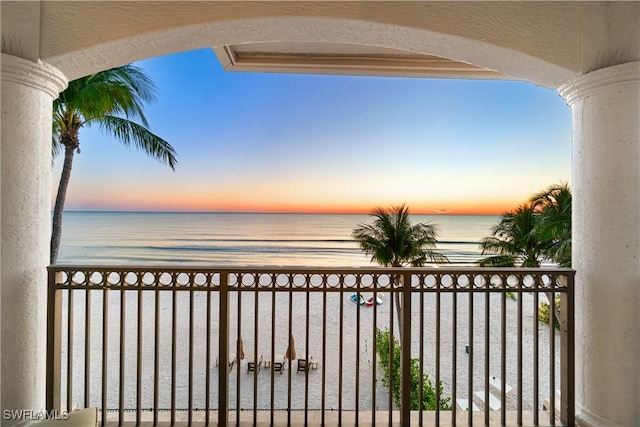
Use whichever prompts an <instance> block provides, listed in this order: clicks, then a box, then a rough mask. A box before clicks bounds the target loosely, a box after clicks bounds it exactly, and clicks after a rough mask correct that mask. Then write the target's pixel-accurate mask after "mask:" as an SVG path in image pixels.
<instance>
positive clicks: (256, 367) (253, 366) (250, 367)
mask: <svg viewBox="0 0 640 427" xmlns="http://www.w3.org/2000/svg"><path fill="white" fill-rule="evenodd" d="M263 360H264V359H263V357H262V355H260V357H259V358H258V362H257V363H256V362H252V361H248V362H247V373H249V372H254V371H257V372H258V373H260V368H261V367H262V361H263Z"/></svg>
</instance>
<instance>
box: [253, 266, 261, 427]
mask: <svg viewBox="0 0 640 427" xmlns="http://www.w3.org/2000/svg"><path fill="white" fill-rule="evenodd" d="M254 285H255V292H254V293H253V313H254V315H253V363H255V365H254V369H253V425H256V424H257V423H258V369H259V368H258V363H259V362H260V361H259V360H258V337H259V335H258V318H259V313H260V310H259V308H260V307H259V305H258V300H259V298H260V293H259V292H258V288H259V285H260V277H256V282H255V284H254Z"/></svg>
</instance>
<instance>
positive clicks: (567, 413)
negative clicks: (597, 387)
mask: <svg viewBox="0 0 640 427" xmlns="http://www.w3.org/2000/svg"><path fill="white" fill-rule="evenodd" d="M558 279H559V280H561V281H562V282H561V283H562V284H563V285H564V287H565V292H563V293H562V294H561V295H560V298H561V299H560V307H559V308H560V312H561V322H560V323H561V324H560V390H561V396H560V399H561V407H560V420H561V421H562V422H563V423H564V424H565V425H574V424H575V336H574V334H575V317H574V316H575V313H574V294H573V292H574V284H573V276H569V275H568V274H567V275H566V276H561V277H559V278H558Z"/></svg>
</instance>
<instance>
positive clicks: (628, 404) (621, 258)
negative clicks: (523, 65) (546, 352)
mask: <svg viewBox="0 0 640 427" xmlns="http://www.w3.org/2000/svg"><path fill="white" fill-rule="evenodd" d="M559 92H560V94H561V95H562V96H563V97H564V98H565V100H566V101H567V103H568V104H569V105H570V106H571V109H572V115H573V119H572V120H573V232H572V236H573V241H572V247H573V267H574V268H575V270H576V400H577V402H576V403H577V406H576V412H577V415H578V417H579V419H580V420H581V422H582V424H584V425H593V426H632V425H640V391H639V389H640V315H639V307H640V106H639V104H640V62H632V63H626V64H622V65H616V66H612V67H608V68H604V69H600V70H597V71H593V72H590V73H588V74H584V75H581V76H578V77H575V78H573V79H572V80H570V81H569V82H567V83H565V84H564V85H562V86H561V87H560V89H559Z"/></svg>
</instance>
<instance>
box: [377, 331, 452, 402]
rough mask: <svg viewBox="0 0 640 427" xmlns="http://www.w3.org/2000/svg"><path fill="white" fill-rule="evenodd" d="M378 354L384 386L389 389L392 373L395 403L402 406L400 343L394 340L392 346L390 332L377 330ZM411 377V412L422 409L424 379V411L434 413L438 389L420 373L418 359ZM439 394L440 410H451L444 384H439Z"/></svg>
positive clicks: (411, 370)
mask: <svg viewBox="0 0 640 427" xmlns="http://www.w3.org/2000/svg"><path fill="white" fill-rule="evenodd" d="M390 345H392V346H393V348H392V349H391V350H392V357H393V367H391V363H390V362H391V359H390V357H389V356H390V351H389V350H390V348H389V346H390ZM376 352H377V353H378V362H379V363H380V366H381V367H382V369H383V371H384V376H383V377H382V384H384V385H385V387H389V383H390V382H391V381H390V379H391V376H390V374H391V372H393V383H392V390H391V391H392V393H393V401H394V402H395V404H396V405H397V406H401V386H402V384H401V378H400V366H401V364H400V360H401V354H400V343H399V342H398V341H397V340H396V339H395V338H394V339H393V344H391V336H390V333H389V331H388V330H386V329H385V330H384V331H382V330H380V329H376ZM409 372H410V375H411V410H419V409H420V378H421V377H422V409H423V410H427V411H433V410H435V409H436V389H435V387H434V385H433V382H432V381H431V378H429V375H427V374H422V375H421V372H420V361H419V360H418V359H417V358H412V359H411V364H410V365H409ZM438 394H439V395H440V409H441V410H445V411H448V410H451V404H450V402H451V398H450V397H445V396H444V395H443V388H442V382H440V384H438Z"/></svg>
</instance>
